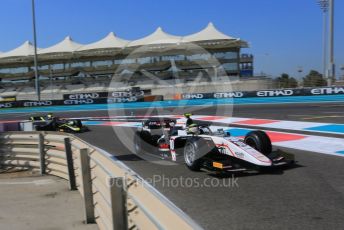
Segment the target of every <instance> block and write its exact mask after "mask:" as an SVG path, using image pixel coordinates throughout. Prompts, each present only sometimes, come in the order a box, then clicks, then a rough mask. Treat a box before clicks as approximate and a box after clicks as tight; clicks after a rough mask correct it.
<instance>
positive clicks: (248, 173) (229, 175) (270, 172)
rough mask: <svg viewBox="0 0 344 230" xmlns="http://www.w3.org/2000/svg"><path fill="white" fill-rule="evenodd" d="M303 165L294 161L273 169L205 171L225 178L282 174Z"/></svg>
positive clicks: (209, 174) (210, 174)
mask: <svg viewBox="0 0 344 230" xmlns="http://www.w3.org/2000/svg"><path fill="white" fill-rule="evenodd" d="M301 167H305V166H303V165H300V164H298V163H294V164H292V165H288V166H283V167H279V168H274V169H264V170H260V171H257V170H252V171H244V172H221V171H218V172H216V171H206V173H207V175H208V176H211V177H215V178H219V179H225V178H232V177H248V176H257V175H282V174H284V172H285V171H288V170H292V169H296V168H301Z"/></svg>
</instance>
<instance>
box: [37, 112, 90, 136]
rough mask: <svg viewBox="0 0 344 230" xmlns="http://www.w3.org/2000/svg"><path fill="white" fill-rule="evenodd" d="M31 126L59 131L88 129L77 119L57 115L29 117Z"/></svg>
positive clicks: (39, 129) (70, 131) (42, 129)
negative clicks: (61, 117)
mask: <svg viewBox="0 0 344 230" xmlns="http://www.w3.org/2000/svg"><path fill="white" fill-rule="evenodd" d="M30 121H31V122H32V124H33V127H34V129H35V130H37V131H59V132H67V133H81V132H86V131H89V129H88V127H87V126H84V125H83V124H82V122H81V120H79V119H60V118H57V117H52V116H51V115H48V116H35V117H30Z"/></svg>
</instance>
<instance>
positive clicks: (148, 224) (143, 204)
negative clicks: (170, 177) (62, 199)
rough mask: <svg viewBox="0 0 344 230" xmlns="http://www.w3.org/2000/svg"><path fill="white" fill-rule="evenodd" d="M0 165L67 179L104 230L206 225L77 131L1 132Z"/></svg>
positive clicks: (87, 216) (89, 220)
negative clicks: (194, 219)
mask: <svg viewBox="0 0 344 230" xmlns="http://www.w3.org/2000/svg"><path fill="white" fill-rule="evenodd" d="M0 168H1V169H3V170H7V169H18V170H32V171H36V172H40V173H41V174H42V175H44V174H49V175H54V176H57V177H61V178H64V179H66V180H68V181H69V188H70V190H78V191H79V192H80V194H81V196H82V197H83V201H84V213H85V222H86V223H97V225H98V227H99V229H121V230H122V229H202V228H201V227H200V226H199V225H198V224H197V223H195V222H194V221H193V220H192V219H190V218H189V217H188V216H187V215H186V214H185V213H183V212H182V211H181V210H180V209H179V208H177V207H176V206H175V205H174V204H173V203H171V202H170V201H169V200H167V199H166V198H165V197H164V196H163V195H162V194H160V193H159V192H158V191H157V190H156V189H154V188H153V187H152V186H151V185H150V184H148V183H147V182H145V181H144V180H143V179H142V178H141V177H140V176H139V175H137V174H136V173H135V172H134V171H132V170H131V169H129V168H128V167H127V166H126V165H124V164H123V163H122V162H120V161H119V160H117V159H116V158H115V157H114V156H113V155H111V154H109V153H107V152H105V151H104V150H102V149H98V148H96V147H94V146H92V145H90V144H88V143H86V142H84V141H83V140H81V139H79V138H78V137H76V136H74V135H72V134H64V133H63V134H62V133H56V132H4V133H0Z"/></svg>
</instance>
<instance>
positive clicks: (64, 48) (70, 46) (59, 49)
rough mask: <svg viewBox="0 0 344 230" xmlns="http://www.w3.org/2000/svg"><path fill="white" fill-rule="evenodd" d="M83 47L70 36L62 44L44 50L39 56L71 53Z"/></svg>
mask: <svg viewBox="0 0 344 230" xmlns="http://www.w3.org/2000/svg"><path fill="white" fill-rule="evenodd" d="M81 46H82V45H81V44H79V43H76V42H74V41H73V39H72V38H71V37H70V36H67V37H65V39H63V40H62V41H61V42H59V43H57V44H55V45H53V46H50V47H48V48H45V49H42V50H40V51H39V52H38V54H49V53H71V52H74V51H76V50H77V49H78V48H80V47H81Z"/></svg>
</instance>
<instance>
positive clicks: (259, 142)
mask: <svg viewBox="0 0 344 230" xmlns="http://www.w3.org/2000/svg"><path fill="white" fill-rule="evenodd" d="M244 142H245V143H246V144H247V145H249V146H251V147H252V148H254V149H256V150H257V151H259V152H261V153H263V154H264V155H265V156H267V155H269V154H270V153H271V151H272V145H271V140H270V138H269V136H268V135H267V134H266V133H265V132H263V131H261V130H255V131H251V132H249V133H248V134H247V135H246V136H245V139H244Z"/></svg>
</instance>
